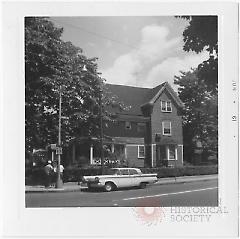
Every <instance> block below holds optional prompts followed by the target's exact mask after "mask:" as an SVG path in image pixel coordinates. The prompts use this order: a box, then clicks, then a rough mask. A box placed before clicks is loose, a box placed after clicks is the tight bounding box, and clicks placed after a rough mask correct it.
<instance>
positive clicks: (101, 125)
mask: <svg viewBox="0 0 240 239" xmlns="http://www.w3.org/2000/svg"><path fill="white" fill-rule="evenodd" d="M99 117H100V152H101V167H102V174H103V169H104V155H103V123H102V90H101V89H100V90H99Z"/></svg>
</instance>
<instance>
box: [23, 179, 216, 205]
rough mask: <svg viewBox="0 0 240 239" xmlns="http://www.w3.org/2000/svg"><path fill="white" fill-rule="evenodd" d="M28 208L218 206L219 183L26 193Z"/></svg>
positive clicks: (188, 183) (212, 181) (200, 182)
mask: <svg viewBox="0 0 240 239" xmlns="http://www.w3.org/2000/svg"><path fill="white" fill-rule="evenodd" d="M25 195H26V207H98V206H103V207H118V206H120V207H127V206H129V207H138V206H140V207H142V206H149V207H151V206H156V207H159V206H162V207H168V206H217V199H218V181H217V179H213V180H208V181H197V182H187V183H178V184H168V185H154V186H149V187H147V188H146V189H124V190H122V189H121V190H118V191H113V192H109V193H107V192H103V191H93V192H89V191H87V190H83V191H79V192H57V193H51V192H49V193H41V192H40V193H36V192H35V193H26V194H25Z"/></svg>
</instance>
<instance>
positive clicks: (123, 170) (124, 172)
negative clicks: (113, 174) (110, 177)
mask: <svg viewBox="0 0 240 239" xmlns="http://www.w3.org/2000/svg"><path fill="white" fill-rule="evenodd" d="M120 172H121V175H129V172H128V169H121V170H120Z"/></svg>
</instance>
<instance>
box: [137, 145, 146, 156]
mask: <svg viewBox="0 0 240 239" xmlns="http://www.w3.org/2000/svg"><path fill="white" fill-rule="evenodd" d="M138 158H145V147H144V145H138Z"/></svg>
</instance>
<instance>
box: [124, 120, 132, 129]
mask: <svg viewBox="0 0 240 239" xmlns="http://www.w3.org/2000/svg"><path fill="white" fill-rule="evenodd" d="M125 129H128V130H130V129H131V122H129V121H126V122H125Z"/></svg>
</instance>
